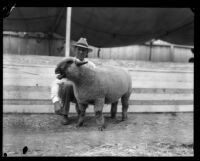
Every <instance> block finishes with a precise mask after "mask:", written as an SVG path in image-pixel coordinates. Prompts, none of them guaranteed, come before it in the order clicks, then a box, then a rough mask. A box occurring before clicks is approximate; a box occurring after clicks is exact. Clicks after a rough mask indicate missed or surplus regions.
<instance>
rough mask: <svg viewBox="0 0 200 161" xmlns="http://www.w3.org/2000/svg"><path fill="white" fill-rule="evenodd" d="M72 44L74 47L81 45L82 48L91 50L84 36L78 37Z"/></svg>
mask: <svg viewBox="0 0 200 161" xmlns="http://www.w3.org/2000/svg"><path fill="white" fill-rule="evenodd" d="M73 46H76V47H82V48H86V49H88V51H89V52H91V51H92V49H91V48H90V47H89V45H88V43H87V40H86V38H82V37H81V38H80V39H79V40H78V41H77V42H76V43H75V44H73Z"/></svg>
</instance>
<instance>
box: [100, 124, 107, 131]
mask: <svg viewBox="0 0 200 161" xmlns="http://www.w3.org/2000/svg"><path fill="white" fill-rule="evenodd" d="M105 128H106V127H105V126H104V125H103V126H100V127H98V130H99V131H103V130H104V129H105Z"/></svg>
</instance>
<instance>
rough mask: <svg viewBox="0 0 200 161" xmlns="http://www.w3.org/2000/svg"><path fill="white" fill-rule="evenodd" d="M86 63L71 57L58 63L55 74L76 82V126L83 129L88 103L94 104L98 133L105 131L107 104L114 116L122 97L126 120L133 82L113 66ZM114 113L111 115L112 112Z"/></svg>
mask: <svg viewBox="0 0 200 161" xmlns="http://www.w3.org/2000/svg"><path fill="white" fill-rule="evenodd" d="M86 63H87V61H85V62H84V61H79V60H77V59H76V58H73V57H68V58H65V59H63V60H62V61H61V62H60V63H58V65H57V67H56V69H55V74H58V76H57V78H58V79H62V78H67V79H69V80H71V81H72V82H73V89H74V95H75V97H76V100H77V102H78V108H79V110H80V114H79V118H78V122H77V127H79V126H82V124H83V121H84V116H85V111H86V108H87V107H88V104H92V105H94V111H95V117H96V123H97V125H98V129H99V130H103V129H104V128H105V125H104V117H103V114H102V110H103V106H104V104H110V103H111V104H112V106H113V109H111V111H112V112H113V115H115V112H116V110H117V102H118V100H119V99H120V98H121V103H122V120H126V119H127V110H128V106H129V97H130V95H131V93H132V80H131V76H130V75H129V73H128V71H126V70H125V69H122V68H118V67H113V66H103V67H96V68H94V69H91V68H88V67H86V66H84V64H86ZM112 112H111V113H112Z"/></svg>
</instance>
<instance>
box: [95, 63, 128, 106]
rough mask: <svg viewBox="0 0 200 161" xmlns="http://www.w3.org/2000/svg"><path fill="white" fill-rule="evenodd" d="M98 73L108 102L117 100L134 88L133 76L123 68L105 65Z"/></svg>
mask: <svg viewBox="0 0 200 161" xmlns="http://www.w3.org/2000/svg"><path fill="white" fill-rule="evenodd" d="M96 74H97V76H98V79H99V80H100V81H101V85H102V86H103V87H104V89H105V97H106V100H107V102H106V103H112V102H115V101H116V100H118V99H119V98H121V97H122V95H124V94H126V93H127V92H129V91H130V90H131V88H132V86H131V77H130V75H129V73H128V71H126V70H125V69H123V68H118V67H113V66H104V67H101V68H99V69H98V70H97V72H96Z"/></svg>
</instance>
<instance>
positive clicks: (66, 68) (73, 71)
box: [55, 57, 87, 79]
mask: <svg viewBox="0 0 200 161" xmlns="http://www.w3.org/2000/svg"><path fill="white" fill-rule="evenodd" d="M86 63H87V62H82V61H79V60H77V59H75V58H71V57H69V58H66V59H64V60H63V61H61V62H60V63H59V64H58V65H57V67H56V69H55V74H57V78H58V79H62V78H68V79H70V78H73V77H78V76H79V73H80V70H79V68H80V66H81V65H84V64H86Z"/></svg>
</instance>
